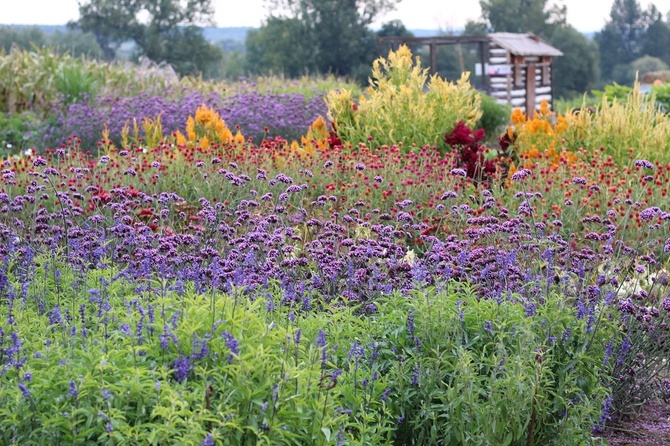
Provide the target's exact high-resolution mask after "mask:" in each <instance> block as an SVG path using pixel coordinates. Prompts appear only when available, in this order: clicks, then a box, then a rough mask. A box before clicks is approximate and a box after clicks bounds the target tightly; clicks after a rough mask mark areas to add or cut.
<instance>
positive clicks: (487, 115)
mask: <svg viewBox="0 0 670 446" xmlns="http://www.w3.org/2000/svg"><path fill="white" fill-rule="evenodd" d="M481 97H482V116H481V118H479V121H477V124H476V125H475V128H478V129H484V132H485V134H486V135H487V136H488V137H489V139H490V140H491V141H493V142H495V141H497V140H498V136H500V133H502V132H504V131H505V126H506V125H507V124H508V123H509V115H510V113H511V109H510V107H509V106H508V105H507V104H500V103H498V102H497V101H496V99H495V98H494V97H492V96H489V95H487V94H482V95H481Z"/></svg>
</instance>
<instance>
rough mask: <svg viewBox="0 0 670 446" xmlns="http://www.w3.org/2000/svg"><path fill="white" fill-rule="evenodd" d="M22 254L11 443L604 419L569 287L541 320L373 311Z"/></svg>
mask: <svg viewBox="0 0 670 446" xmlns="http://www.w3.org/2000/svg"><path fill="white" fill-rule="evenodd" d="M17 260H18V258H14V257H12V258H11V259H8V262H7V264H6V265H7V267H6V268H3V269H2V270H1V271H2V273H3V278H4V279H6V284H5V285H3V287H4V289H5V290H6V291H8V294H7V296H8V297H7V298H8V299H9V303H8V304H7V305H3V306H2V307H0V316H1V317H0V320H1V321H2V322H0V351H1V352H2V356H0V403H2V404H0V438H2V440H3V442H4V443H7V444H12V443H18V444H24V443H33V442H38V437H37V436H38V435H39V440H42V441H46V440H48V441H49V442H53V443H55V444H58V443H85V442H91V443H97V444H115V443H119V442H121V443H123V442H130V443H134V442H140V441H144V440H146V439H152V441H154V442H156V443H157V444H164V443H169V442H171V441H175V440H178V441H179V442H181V443H190V444H197V443H198V442H201V441H204V440H205V439H206V438H210V439H211V441H212V443H210V444H213V442H216V444H231V445H244V444H259V443H260V444H305V445H317V444H318V445H321V444H328V445H333V444H336V443H337V444H348V443H355V444H391V443H395V444H402V443H404V444H408V445H437V444H455V445H456V444H491V443H494V444H501V445H504V444H536V445H544V444H555V445H572V444H575V443H574V442H575V440H579V441H585V442H586V441H588V439H589V438H590V429H591V426H592V424H594V423H595V422H596V419H597V417H598V416H599V414H600V401H601V400H602V398H603V397H604V393H605V389H604V387H603V386H602V385H601V384H600V382H599V373H600V365H599V364H600V363H602V356H603V352H602V351H600V350H598V349H594V348H590V346H589V345H588V340H589V338H590V336H589V335H588V334H587V332H586V331H585V329H586V326H587V324H586V322H585V321H575V320H574V315H573V310H572V308H571V307H570V306H568V305H566V304H565V302H564V300H563V299H562V298H561V297H559V296H558V295H551V296H550V297H549V299H548V300H547V302H546V303H545V304H543V305H540V306H538V309H537V312H536V313H532V314H531V313H529V312H528V311H527V309H526V308H525V307H524V305H522V304H521V303H519V302H514V301H513V300H509V301H501V302H499V303H498V302H495V301H493V300H480V299H479V298H478V297H477V296H476V293H475V292H474V289H473V288H471V287H469V286H468V285H464V284H456V283H454V282H450V283H444V282H441V283H438V284H437V287H436V288H433V287H428V288H427V287H425V286H424V285H421V284H418V286H417V290H416V291H415V292H414V295H413V299H407V298H406V297H404V296H402V295H400V294H398V293H393V294H390V295H389V296H387V297H385V298H384V299H380V300H379V301H378V302H377V303H376V308H375V309H374V310H373V311H368V312H367V316H363V315H362V314H360V311H357V309H356V308H351V307H348V306H341V305H337V304H335V305H329V306H328V311H324V312H320V311H310V310H309V309H308V307H307V306H306V305H308V304H309V303H308V302H307V300H308V299H310V298H313V300H314V302H315V303H316V302H318V295H315V294H312V295H311V297H308V296H307V295H305V296H303V298H302V300H295V301H293V300H292V299H291V298H290V297H288V296H286V294H285V293H284V290H282V288H281V286H279V284H278V283H275V282H272V281H271V282H269V283H268V284H267V286H266V287H265V288H264V289H258V290H256V291H253V290H248V289H245V287H243V286H242V287H232V288H230V289H229V291H228V292H227V293H222V292H220V291H217V290H215V289H214V288H204V289H202V290H198V287H199V285H198V284H196V283H195V282H192V281H189V280H186V281H184V282H182V281H171V280H170V281H166V280H158V279H157V278H149V277H145V278H133V277H131V276H130V275H128V274H127V272H124V271H123V270H120V269H119V268H117V267H112V266H108V267H104V268H100V269H97V270H88V271H77V270H75V268H71V267H69V266H68V265H67V264H65V263H64V262H62V261H61V260H60V259H59V258H58V257H54V256H52V255H51V254H47V255H44V256H38V257H36V258H35V259H34V260H35V261H36V262H37V263H38V264H40V265H45V267H44V268H39V269H36V270H34V276H32V277H30V278H28V277H27V276H26V275H25V274H26V273H27V271H28V270H29V269H30V268H31V266H28V265H25V264H20V263H17V262H16V261H17ZM26 268H27V269H26ZM215 281H216V279H214V281H213V282H211V285H212V287H214V286H216V284H215ZM19 289H23V290H25V292H26V293H27V295H28V296H30V298H28V299H25V301H24V302H23V303H22V304H20V305H18V304H19V299H21V298H20V296H18V295H16V294H15V293H14V290H19ZM37 293H39V297H38V294H37ZM14 303H16V304H17V305H16V306H14ZM568 332H569V333H568ZM566 333H567V334H566ZM597 344H598V343H593V344H592V345H597ZM568 364H570V365H571V367H566V366H567V365H568ZM529 439H530V443H527V441H528V440H529ZM204 444H208V443H204Z"/></svg>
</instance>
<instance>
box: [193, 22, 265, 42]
mask: <svg viewBox="0 0 670 446" xmlns="http://www.w3.org/2000/svg"><path fill="white" fill-rule="evenodd" d="M250 29H253V28H251V27H249V26H240V27H230V28H214V27H207V28H205V29H204V32H203V34H204V35H205V38H206V39H207V40H209V41H210V42H219V41H221V40H237V41H240V42H244V41H245V40H247V32H249V30H250Z"/></svg>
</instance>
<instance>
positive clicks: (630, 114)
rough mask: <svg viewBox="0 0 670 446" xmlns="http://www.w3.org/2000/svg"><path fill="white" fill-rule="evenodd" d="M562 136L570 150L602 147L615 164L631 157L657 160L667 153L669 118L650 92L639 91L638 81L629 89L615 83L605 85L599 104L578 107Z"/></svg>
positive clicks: (669, 133) (669, 139)
mask: <svg viewBox="0 0 670 446" xmlns="http://www.w3.org/2000/svg"><path fill="white" fill-rule="evenodd" d="M608 91H609V93H608ZM593 93H594V94H600V93H599V92H597V91H594V92H593ZM624 96H625V98H624V99H620V98H622V97H624ZM564 138H565V140H566V147H567V148H569V149H570V150H577V149H579V148H582V147H583V148H589V149H590V150H595V149H597V148H598V147H603V148H604V150H605V153H607V154H609V155H612V158H613V159H614V161H615V162H616V163H618V164H619V165H626V164H628V162H629V160H630V159H631V158H630V157H632V159H646V158H650V159H657V158H658V157H659V155H658V154H662V153H668V150H670V119H668V117H667V116H666V115H665V114H664V113H663V112H662V111H661V110H660V109H659V107H658V105H657V104H656V99H655V98H654V96H653V95H645V94H644V93H642V92H641V91H640V89H639V84H637V83H636V84H635V87H634V88H633V89H632V90H631V89H630V88H629V87H625V86H621V85H618V84H614V85H612V86H608V87H606V88H605V93H604V94H602V100H601V103H600V105H599V106H598V107H596V108H595V109H592V110H587V109H586V108H585V107H583V108H582V109H581V110H580V112H579V114H578V115H577V116H576V117H575V122H574V124H573V125H570V126H569V127H568V131H567V132H566V133H565V134H564Z"/></svg>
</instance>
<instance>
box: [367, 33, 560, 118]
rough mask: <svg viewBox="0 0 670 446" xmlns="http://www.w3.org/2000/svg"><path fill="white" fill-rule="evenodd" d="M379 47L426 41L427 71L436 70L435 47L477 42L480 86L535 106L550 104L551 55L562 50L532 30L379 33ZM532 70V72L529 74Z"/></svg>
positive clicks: (510, 101) (525, 106) (517, 103)
mask: <svg viewBox="0 0 670 446" xmlns="http://www.w3.org/2000/svg"><path fill="white" fill-rule="evenodd" d="M377 43H378V45H377V47H378V50H379V53H380V54H382V51H383V50H389V49H394V48H397V47H398V46H400V45H401V44H403V43H404V44H407V45H409V46H410V47H417V46H422V45H427V46H428V48H429V60H430V62H429V72H430V73H431V74H436V73H437V69H436V67H437V47H438V46H442V45H465V44H476V45H477V46H478V56H479V64H478V70H481V71H480V72H478V73H477V74H478V75H481V79H480V85H479V88H480V89H481V90H484V91H486V92H487V93H488V94H490V95H491V96H493V97H494V98H496V99H497V100H498V102H500V103H504V104H509V105H511V106H513V107H517V108H520V109H521V110H522V111H524V112H525V111H526V110H529V109H537V108H539V106H540V104H541V103H542V101H543V100H546V101H547V102H548V103H549V104H550V106H551V105H552V104H553V78H552V62H553V58H554V57H557V56H562V55H563V53H562V52H561V51H560V50H558V49H557V48H554V47H553V46H551V45H550V44H549V43H547V42H545V41H544V40H542V39H540V38H539V37H538V36H535V35H533V34H518V33H492V34H489V35H487V36H437V37H411V38H408V37H381V38H379V39H378V42H377ZM528 73H532V75H530V76H529V75H528Z"/></svg>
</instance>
